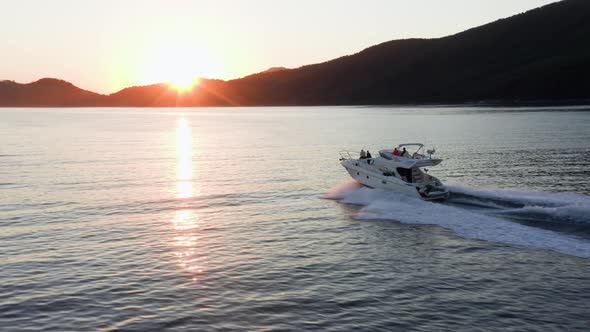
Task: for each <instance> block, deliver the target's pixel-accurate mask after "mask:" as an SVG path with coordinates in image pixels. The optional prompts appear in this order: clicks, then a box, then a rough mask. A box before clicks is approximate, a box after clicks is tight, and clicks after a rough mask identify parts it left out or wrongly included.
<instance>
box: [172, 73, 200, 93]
mask: <svg viewBox="0 0 590 332" xmlns="http://www.w3.org/2000/svg"><path fill="white" fill-rule="evenodd" d="M200 81H201V80H200V79H199V78H198V77H191V76H186V77H183V76H182V75H180V76H178V77H176V78H174V80H172V81H170V82H169V85H170V86H171V87H172V88H173V89H174V90H177V91H178V92H187V91H189V90H192V89H193V88H194V87H195V86H197V85H199V82H200Z"/></svg>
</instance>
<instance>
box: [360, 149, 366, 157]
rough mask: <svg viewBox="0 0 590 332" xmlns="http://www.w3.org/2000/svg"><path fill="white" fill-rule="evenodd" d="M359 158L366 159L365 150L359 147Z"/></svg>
mask: <svg viewBox="0 0 590 332" xmlns="http://www.w3.org/2000/svg"><path fill="white" fill-rule="evenodd" d="M359 159H367V155H366V154H365V150H363V149H361V157H360V158H359Z"/></svg>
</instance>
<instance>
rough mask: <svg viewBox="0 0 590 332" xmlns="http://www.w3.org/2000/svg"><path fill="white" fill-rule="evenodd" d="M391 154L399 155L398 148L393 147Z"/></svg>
mask: <svg viewBox="0 0 590 332" xmlns="http://www.w3.org/2000/svg"><path fill="white" fill-rule="evenodd" d="M393 155H394V156H399V150H398V149H397V148H395V149H393Z"/></svg>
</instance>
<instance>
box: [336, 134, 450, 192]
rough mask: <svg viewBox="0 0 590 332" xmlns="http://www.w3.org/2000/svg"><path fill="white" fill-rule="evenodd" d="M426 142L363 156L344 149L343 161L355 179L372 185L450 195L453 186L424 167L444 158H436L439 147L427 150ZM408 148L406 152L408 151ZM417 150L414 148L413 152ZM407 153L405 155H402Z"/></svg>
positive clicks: (341, 154)
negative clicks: (435, 153) (442, 181)
mask: <svg viewBox="0 0 590 332" xmlns="http://www.w3.org/2000/svg"><path fill="white" fill-rule="evenodd" d="M423 149H424V144H422V143H406V144H400V145H399V146H398V147H397V148H396V149H393V150H381V151H379V156H378V157H375V158H373V157H371V156H370V155H369V156H368V158H367V156H365V155H363V154H364V151H363V152H362V153H361V156H360V157H359V158H355V157H353V155H357V154H358V152H357V153H352V152H348V151H341V152H340V161H341V164H342V166H343V167H344V168H346V170H347V171H348V173H349V174H350V176H352V178H353V179H355V180H356V181H358V182H360V183H361V184H363V185H365V186H367V187H370V188H381V189H386V190H393V191H397V192H400V193H404V194H406V195H410V196H415V197H419V198H422V199H424V200H444V199H447V198H449V190H448V189H447V188H446V187H445V186H444V185H443V184H442V183H441V182H440V181H439V180H438V179H437V178H435V177H434V176H431V175H429V174H427V171H428V170H427V169H425V168H424V167H428V166H436V165H438V164H440V163H441V161H442V159H438V158H433V157H432V155H433V154H434V152H435V150H434V149H433V150H427V151H426V154H428V155H425V154H424V152H423V151H424V150H423ZM404 151H405V153H404ZM410 151H414V152H410ZM402 153H403V155H402Z"/></svg>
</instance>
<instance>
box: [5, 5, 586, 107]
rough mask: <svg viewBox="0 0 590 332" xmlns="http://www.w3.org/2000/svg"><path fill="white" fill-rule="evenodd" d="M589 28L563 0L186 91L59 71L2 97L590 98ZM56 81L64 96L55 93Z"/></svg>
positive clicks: (117, 101)
mask: <svg viewBox="0 0 590 332" xmlns="http://www.w3.org/2000/svg"><path fill="white" fill-rule="evenodd" d="M588 36H590V1H589V0H565V1H561V2H557V3H553V4H550V5H547V6H544V7H541V8H537V9H534V10H530V11H528V12H526V13H523V14H519V15H516V16H513V17H510V18H506V19H501V20H498V21H495V22H493V23H489V24H486V25H483V26H480V27H477V28H473V29H470V30H467V31H464V32H461V33H458V34H455V35H452V36H447V37H443V38H437V39H406V40H394V41H390V42H386V43H382V44H379V45H376V46H372V47H369V48H367V49H365V50H363V51H361V52H359V53H357V54H354V55H348V56H344V57H341V58H338V59H334V60H331V61H327V62H324V63H319V64H313V65H308V66H303V67H301V68H297V69H282V70H267V71H265V72H261V73H257V74H253V75H250V76H246V77H243V78H240V79H236V80H230V81H220V80H202V81H201V83H200V84H199V85H198V86H197V87H196V88H195V89H194V90H193V91H189V92H187V93H178V92H176V91H174V90H171V89H170V88H169V87H168V86H167V85H166V84H156V85H150V86H143V87H132V88H127V89H123V90H121V91H119V92H117V93H114V94H111V95H109V96H101V95H96V94H92V93H91V92H88V91H84V90H80V89H77V88H75V87H74V86H72V85H71V84H69V83H66V82H63V81H59V82H60V83H59V84H57V83H56V84H54V90H52V91H54V92H55V93H56V94H57V95H55V96H53V95H52V94H53V93H52V92H49V90H47V89H40V88H37V87H34V86H31V85H27V84H24V85H18V84H16V83H14V82H8V83H6V82H4V83H1V84H0V105H7V104H10V103H7V102H6V101H7V100H8V101H11V102H12V103H13V104H14V103H15V102H16V103H18V104H19V105H22V106H71V105H77V104H79V103H83V102H88V103H89V104H87V106H92V105H108V106H233V105H246V106H258V105H260V106H262V105H371V104H373V105H377V104H408V103H412V104H421V103H473V102H488V103H535V102H544V103H567V102H579V101H583V102H588V101H590V42H588V40H589V37H588ZM271 69H272V68H271ZM39 82H40V81H39ZM39 82H35V83H31V84H33V85H34V84H37V83H39ZM4 85H7V86H9V88H6V87H4ZM58 85H59V87H60V88H59V89H62V90H63V91H66V92H67V94H66V95H67V98H65V97H64V98H61V97H60V96H59V94H58V93H57V90H59V89H58V88H57V86H58ZM15 86H18V87H20V90H19V88H15ZM11 89H12V90H11ZM7 91H8V92H7ZM37 94H40V95H39V96H38V95H37ZM93 98H96V99H93ZM92 100H97V101H95V102H94V103H96V104H93V102H91V101H92ZM8 106H13V105H8Z"/></svg>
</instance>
